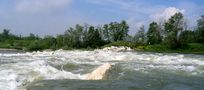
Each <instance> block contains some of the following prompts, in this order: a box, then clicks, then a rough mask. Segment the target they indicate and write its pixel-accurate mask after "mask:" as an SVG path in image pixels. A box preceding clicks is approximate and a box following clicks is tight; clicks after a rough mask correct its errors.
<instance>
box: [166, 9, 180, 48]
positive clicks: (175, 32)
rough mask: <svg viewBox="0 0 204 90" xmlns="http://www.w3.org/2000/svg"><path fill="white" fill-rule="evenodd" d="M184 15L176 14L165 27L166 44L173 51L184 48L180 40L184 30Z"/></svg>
mask: <svg viewBox="0 0 204 90" xmlns="http://www.w3.org/2000/svg"><path fill="white" fill-rule="evenodd" d="M183 24H184V22H183V14H182V13H176V14H175V15H173V16H172V17H171V18H170V19H169V20H168V21H167V22H166V23H165V25H164V28H165V43H166V45H167V46H169V47H170V48H171V49H177V48H180V47H181V46H182V43H181V42H180V40H179V34H180V32H181V31H182V30H183Z"/></svg>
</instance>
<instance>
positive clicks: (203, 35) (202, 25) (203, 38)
mask: <svg viewBox="0 0 204 90" xmlns="http://www.w3.org/2000/svg"><path fill="white" fill-rule="evenodd" d="M197 25H198V27H197V30H198V42H200V43H204V15H202V16H201V18H200V19H199V20H198V21H197Z"/></svg>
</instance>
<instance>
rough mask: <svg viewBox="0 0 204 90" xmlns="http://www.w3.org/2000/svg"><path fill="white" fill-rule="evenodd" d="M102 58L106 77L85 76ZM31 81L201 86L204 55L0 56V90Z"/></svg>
mask: <svg viewBox="0 0 204 90" xmlns="http://www.w3.org/2000/svg"><path fill="white" fill-rule="evenodd" d="M107 62H108V63H111V64H113V65H114V68H113V70H112V71H111V73H110V75H108V77H107V80H102V81H89V82H88V81H87V82H86V81H85V80H84V79H85V75H86V74H87V73H90V72H91V71H93V70H94V69H95V68H97V67H98V66H100V65H102V64H104V63H107ZM73 79H74V80H73ZM41 80H48V81H41ZM80 80H83V81H80ZM36 81H39V82H41V83H44V84H47V85H48V86H49V85H53V86H52V88H55V89H45V90H60V89H61V90H204V56H203V55H191V54H161V53H144V52H114V51H103V50H95V51H63V50H59V51H55V52H35V53H20V54H18V53H13V54H12V53H5V52H4V53H1V54H0V90H21V89H23V88H25V87H26V86H27V85H28V84H30V83H32V82H36ZM70 83H72V84H70ZM73 83H74V84H73ZM97 83H98V84H97ZM62 84H64V85H62ZM91 85H93V86H91ZM31 86H32V84H31ZM55 86H56V87H55ZM99 87H100V88H99ZM47 88H48V87H47ZM49 88H50V87H49ZM33 90H35V89H34V88H33Z"/></svg>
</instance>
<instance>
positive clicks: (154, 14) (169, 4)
mask: <svg viewBox="0 0 204 90" xmlns="http://www.w3.org/2000/svg"><path fill="white" fill-rule="evenodd" d="M177 12H182V13H183V14H184V16H185V20H186V22H187V23H188V24H189V27H194V26H195V25H196V20H198V19H199V18H200V16H201V15H204V1H203V0H0V32H2V31H3V29H9V30H10V31H11V32H12V33H15V34H17V35H29V34H30V33H34V34H38V35H40V36H45V35H57V34H62V33H64V32H65V30H66V29H68V28H69V27H74V26H75V25H76V24H81V25H84V24H85V23H88V24H91V25H95V26H97V25H103V24H106V23H110V22H113V21H118V22H119V21H121V20H126V21H127V22H128V24H129V25H130V32H129V33H130V34H134V33H135V32H137V30H138V28H139V27H141V26H142V25H145V27H146V29H147V28H148V25H149V23H151V22H152V21H156V22H162V21H163V20H167V19H169V18H170V17H171V16H172V15H174V14H175V13H177Z"/></svg>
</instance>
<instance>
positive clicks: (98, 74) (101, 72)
mask: <svg viewBox="0 0 204 90" xmlns="http://www.w3.org/2000/svg"><path fill="white" fill-rule="evenodd" d="M111 68H112V65H111V64H109V63H106V64H103V65H102V66H100V67H98V68H97V69H96V70H94V71H93V72H91V73H90V74H88V75H87V77H86V80H101V79H103V78H104V77H105V75H106V73H108V71H109V70H111Z"/></svg>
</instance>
